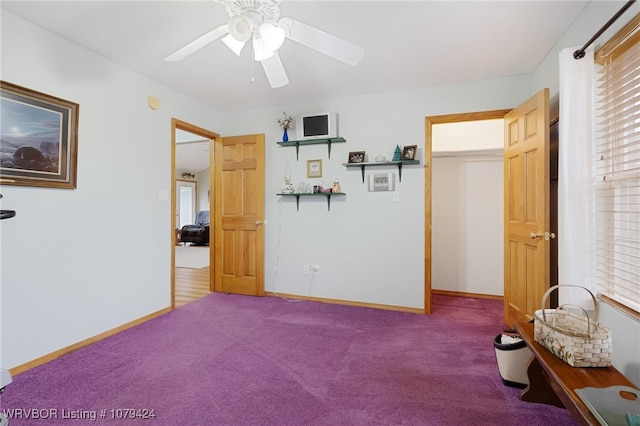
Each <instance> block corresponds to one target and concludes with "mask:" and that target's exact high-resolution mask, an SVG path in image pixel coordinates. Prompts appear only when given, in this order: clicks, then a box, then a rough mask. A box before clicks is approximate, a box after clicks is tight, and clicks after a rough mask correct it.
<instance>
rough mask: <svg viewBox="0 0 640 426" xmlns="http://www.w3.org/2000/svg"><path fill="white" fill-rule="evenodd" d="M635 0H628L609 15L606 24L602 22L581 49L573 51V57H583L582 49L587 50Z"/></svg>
mask: <svg viewBox="0 0 640 426" xmlns="http://www.w3.org/2000/svg"><path fill="white" fill-rule="evenodd" d="M635 2H636V0H629V1H628V2H627V3H626V4H625V5H624V6H622V9H620V10H619V11H618V13H616V14H615V15H613V16H612V17H611V19H609V21H607V23H606V24H604V25H603V26H602V28H600V29H599V30H598V32H597V33H595V34H594V35H593V37H591V39H590V40H589V41H588V42H587V43H586V44H585V45H584V46H582V49H579V50H576V51H575V52H573V57H574V59H582V58H584V51H585V50H587V47H589V46H590V45H591V43H593V42H594V41H596V39H597V38H598V37H600V36H601V35H602V33H603V32H605V31H607V29H608V28H609V27H610V26H611V24H613V23H614V22H616V20H617V19H618V18H619V17H620V16H622V14H623V13H624V12H626V11H627V9H629V8H630V7H631V5H632V4H633V3H635Z"/></svg>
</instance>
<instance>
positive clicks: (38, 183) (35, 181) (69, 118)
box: [0, 81, 79, 189]
mask: <svg viewBox="0 0 640 426" xmlns="http://www.w3.org/2000/svg"><path fill="white" fill-rule="evenodd" d="M0 92H1V93H0V107H1V110H2V115H1V117H0V137H2V149H0V183H2V184H3V185H18V186H35V187H45V188H69V189H74V188H75V187H76V169H77V165H76V162H77V159H78V113H79V105H78V104H76V103H73V102H70V101H67V100H64V99H60V98H56V97H53V96H50V95H47V94H44V93H40V92H36V91H34V90H31V89H27V88H25V87H21V86H17V85H15V84H12V83H7V82H5V81H0Z"/></svg>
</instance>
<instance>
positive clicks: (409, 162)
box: [342, 160, 420, 183]
mask: <svg viewBox="0 0 640 426" xmlns="http://www.w3.org/2000/svg"><path fill="white" fill-rule="evenodd" d="M418 164H420V160H401V161H376V162H369V163H342V165H343V166H345V167H346V168H349V167H360V170H361V171H362V183H364V169H365V168H366V167H375V166H397V167H398V180H399V181H400V182H402V166H403V165H407V166H410V165H418Z"/></svg>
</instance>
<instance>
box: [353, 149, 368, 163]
mask: <svg viewBox="0 0 640 426" xmlns="http://www.w3.org/2000/svg"><path fill="white" fill-rule="evenodd" d="M364 157H365V151H352V152H350V153H349V163H364Z"/></svg>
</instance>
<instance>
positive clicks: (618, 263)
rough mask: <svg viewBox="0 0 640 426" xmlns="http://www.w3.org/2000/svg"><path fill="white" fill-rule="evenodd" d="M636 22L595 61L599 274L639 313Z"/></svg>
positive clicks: (609, 292) (602, 284)
mask: <svg viewBox="0 0 640 426" xmlns="http://www.w3.org/2000/svg"><path fill="white" fill-rule="evenodd" d="M634 21H636V24H635V27H633V29H632V30H629V29H628V28H626V27H625V28H626V31H627V35H626V36H625V37H624V40H625V41H626V42H625V43H619V44H618V48H616V47H613V48H612V47H611V46H606V47H607V55H606V56H605V57H604V58H603V57H602V56H601V57H600V58H599V60H598V65H597V66H596V68H597V71H596V81H595V97H596V116H595V123H596V124H595V125H596V129H595V131H596V138H595V140H596V142H595V146H594V150H595V151H594V157H593V158H594V161H595V168H594V171H595V182H594V185H595V212H596V217H595V222H596V265H595V268H596V272H595V278H596V285H597V287H598V293H599V294H601V295H604V296H606V297H607V298H609V299H612V300H614V301H615V302H617V303H619V304H622V305H624V306H625V307H627V308H629V309H631V310H633V311H635V312H636V313H640V43H638V42H637V35H638V34H640V32H639V31H638V24H637V21H638V20H637V19H635V20H634ZM632 24H633V23H632ZM630 39H633V40H634V42H633V43H628V41H629V40H630ZM597 56H598V55H596V57H597Z"/></svg>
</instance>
